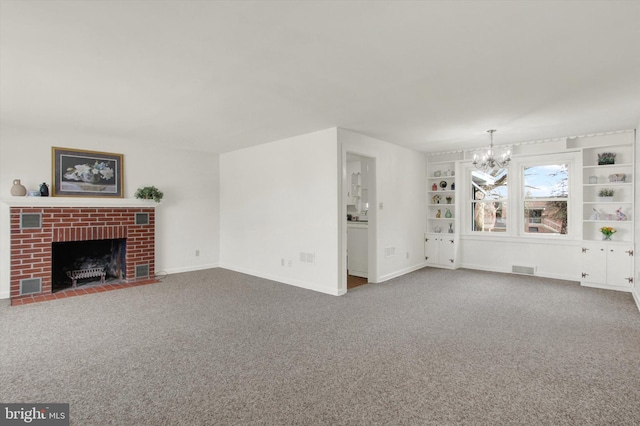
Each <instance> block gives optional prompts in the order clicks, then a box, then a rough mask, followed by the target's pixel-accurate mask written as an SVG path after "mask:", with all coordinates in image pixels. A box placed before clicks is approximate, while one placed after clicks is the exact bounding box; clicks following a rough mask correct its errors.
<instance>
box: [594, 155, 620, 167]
mask: <svg viewBox="0 0 640 426" xmlns="http://www.w3.org/2000/svg"><path fill="white" fill-rule="evenodd" d="M615 163H616V153H615V152H603V153H602V154H598V165H599V166H603V165H607V164H615Z"/></svg>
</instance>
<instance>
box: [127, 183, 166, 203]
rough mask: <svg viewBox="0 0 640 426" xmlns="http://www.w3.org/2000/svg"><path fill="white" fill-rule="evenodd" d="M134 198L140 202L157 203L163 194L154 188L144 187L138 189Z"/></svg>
mask: <svg viewBox="0 0 640 426" xmlns="http://www.w3.org/2000/svg"><path fill="white" fill-rule="evenodd" d="M134 196H135V197H136V198H139V199H142V200H154V201H155V202H156V203H159V202H160V201H162V197H164V194H163V193H162V191H160V190H159V189H158V188H156V187H155V186H144V187H142V188H138V189H137V190H136V193H135V194H134Z"/></svg>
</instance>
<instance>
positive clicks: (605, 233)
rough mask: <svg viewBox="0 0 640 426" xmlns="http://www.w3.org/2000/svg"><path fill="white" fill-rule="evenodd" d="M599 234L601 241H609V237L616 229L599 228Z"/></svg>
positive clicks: (608, 227)
mask: <svg viewBox="0 0 640 426" xmlns="http://www.w3.org/2000/svg"><path fill="white" fill-rule="evenodd" d="M600 232H602V239H603V240H605V241H611V237H613V234H615V233H616V229H615V228H612V227H610V226H603V227H602V228H600Z"/></svg>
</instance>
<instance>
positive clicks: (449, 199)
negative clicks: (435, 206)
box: [445, 195, 453, 204]
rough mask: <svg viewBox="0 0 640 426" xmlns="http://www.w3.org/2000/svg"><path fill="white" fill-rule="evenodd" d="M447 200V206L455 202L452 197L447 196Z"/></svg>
mask: <svg viewBox="0 0 640 426" xmlns="http://www.w3.org/2000/svg"><path fill="white" fill-rule="evenodd" d="M445 199H446V200H447V204H451V200H453V198H452V197H451V195H447V196H446V197H445Z"/></svg>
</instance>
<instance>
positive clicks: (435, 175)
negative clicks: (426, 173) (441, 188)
mask: <svg viewBox="0 0 640 426" xmlns="http://www.w3.org/2000/svg"><path fill="white" fill-rule="evenodd" d="M441 175H442V172H441V171H440V170H436V171H435V172H433V176H434V177H440V176H441Z"/></svg>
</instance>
